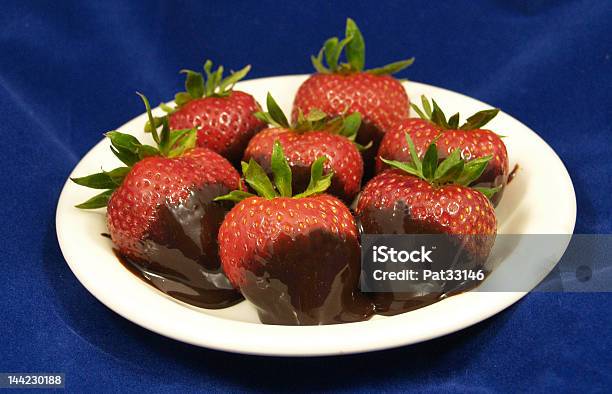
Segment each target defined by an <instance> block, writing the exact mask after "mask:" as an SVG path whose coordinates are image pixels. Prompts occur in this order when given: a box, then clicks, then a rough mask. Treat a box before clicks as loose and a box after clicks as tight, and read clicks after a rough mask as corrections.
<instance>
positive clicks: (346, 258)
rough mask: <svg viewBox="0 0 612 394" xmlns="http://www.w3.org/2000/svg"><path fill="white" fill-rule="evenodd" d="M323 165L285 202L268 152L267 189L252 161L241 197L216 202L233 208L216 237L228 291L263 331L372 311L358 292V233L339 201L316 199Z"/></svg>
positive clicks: (284, 180) (280, 164)
mask: <svg viewBox="0 0 612 394" xmlns="http://www.w3.org/2000/svg"><path fill="white" fill-rule="evenodd" d="M325 160H326V159H325V157H324V156H321V157H319V158H318V159H317V160H315V162H314V163H313V165H312V168H311V179H310V183H309V185H308V188H307V189H306V190H305V191H304V192H302V193H300V194H297V195H294V196H293V197H292V195H293V194H292V187H291V184H292V181H291V176H292V174H291V168H290V166H289V163H288V161H287V159H286V158H285V157H284V153H283V150H282V147H281V144H280V143H279V142H276V143H275V144H274V148H273V153H272V168H273V175H274V177H273V178H274V185H273V184H272V182H271V181H270V179H269V178H268V176H267V175H266V173H265V172H264V170H263V168H262V167H261V166H259V164H257V162H256V161H255V160H253V159H251V160H250V161H249V163H248V164H247V163H244V164H243V174H244V177H245V180H246V182H247V183H248V184H249V185H250V186H251V187H252V188H253V190H255V191H256V192H257V193H258V195H253V194H250V193H247V192H245V191H242V190H236V191H233V192H232V193H230V194H228V195H226V196H223V197H218V198H217V200H224V199H229V200H232V201H237V202H238V203H237V204H236V205H235V206H234V208H233V209H232V210H231V211H230V212H229V213H228V214H227V216H226V217H225V220H224V221H223V223H222V224H221V228H220V229H219V255H220V257H221V263H222V265H223V269H224V270H225V272H226V274H227V276H228V278H229V279H230V281H231V283H232V284H233V285H234V286H236V287H237V288H239V289H240V291H241V292H242V294H243V296H244V297H245V298H246V299H248V300H249V301H251V302H252V303H253V304H254V305H255V306H256V307H257V309H258V313H259V316H260V319H261V321H262V322H263V323H268V324H287V325H311V324H328V323H339V322H347V321H356V320H363V319H364V318H365V317H367V316H369V315H371V313H372V306H371V303H369V302H365V301H364V298H361V296H360V295H359V293H358V291H357V285H358V281H359V275H360V249H359V242H358V239H357V226H356V224H355V220H354V219H353V217H352V215H351V212H350V211H349V209H348V208H347V207H346V206H345V205H344V204H343V203H342V202H340V200H338V199H336V198H335V197H332V196H331V195H329V194H323V192H324V191H325V190H326V189H327V188H328V187H329V186H330V184H331V178H332V175H331V174H327V175H323V163H324V161H325Z"/></svg>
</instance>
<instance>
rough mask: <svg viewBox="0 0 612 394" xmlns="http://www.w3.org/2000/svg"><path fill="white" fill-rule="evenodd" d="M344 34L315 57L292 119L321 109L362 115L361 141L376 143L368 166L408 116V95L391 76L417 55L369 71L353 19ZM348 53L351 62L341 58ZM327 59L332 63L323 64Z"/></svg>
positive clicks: (348, 23)
mask: <svg viewBox="0 0 612 394" xmlns="http://www.w3.org/2000/svg"><path fill="white" fill-rule="evenodd" d="M345 35H346V36H345V38H344V39H342V40H339V39H338V38H336V37H333V38H330V39H328V40H327V41H325V44H324V45H323V47H322V49H321V50H320V52H319V54H318V55H317V56H316V57H315V56H313V57H312V63H313V65H314V67H315V69H316V70H317V73H316V74H314V75H312V76H311V77H309V78H308V79H307V80H306V81H305V82H304V83H303V84H302V85H301V86H300V88H299V90H298V92H297V94H296V96H295V100H294V103H293V113H292V116H293V119H294V120H296V119H297V117H298V115H299V111H302V112H303V113H308V112H309V111H310V110H312V109H313V108H317V109H319V110H321V111H323V112H325V113H326V114H329V115H332V116H333V115H340V114H342V113H345V112H347V113H352V112H359V113H360V114H361V116H362V117H363V122H362V126H361V129H360V130H359V135H358V137H357V141H358V142H359V143H361V144H366V143H369V142H370V141H372V142H373V144H374V151H373V152H372V153H371V156H372V157H371V158H370V157H369V156H368V155H367V154H366V156H367V157H368V160H367V161H366V166H369V164H372V163H370V161H371V160H373V155H374V154H375V153H376V149H378V144H379V143H380V141H381V139H382V137H383V135H384V133H385V132H386V131H387V129H388V128H389V127H390V126H391V125H392V124H394V123H396V122H398V121H400V120H402V119H406V118H408V116H409V104H410V101H409V99H408V95H407V94H406V91H405V90H404V87H403V86H402V84H401V83H400V81H398V80H397V79H395V78H393V77H392V76H391V75H392V74H394V73H397V72H399V71H401V70H403V69H404V68H406V67H408V66H410V65H411V64H412V63H413V61H414V58H411V59H407V60H402V61H398V62H395V63H391V64H388V65H386V66H383V67H380V68H374V69H369V70H364V66H365V42H364V40H363V36H362V35H361V32H360V31H359V28H358V27H357V25H356V24H355V22H354V21H353V20H352V19H350V18H349V19H347V21H346V34H345ZM343 51H344V53H345V56H346V62H345V63H342V62H340V56H341V54H342V52H343ZM324 61H325V62H327V66H325V65H324Z"/></svg>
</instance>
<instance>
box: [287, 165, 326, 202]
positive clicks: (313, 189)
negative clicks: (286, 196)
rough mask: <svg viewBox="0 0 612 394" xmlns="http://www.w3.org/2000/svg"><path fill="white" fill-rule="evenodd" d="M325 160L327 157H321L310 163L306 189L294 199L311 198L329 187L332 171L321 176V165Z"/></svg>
mask: <svg viewBox="0 0 612 394" xmlns="http://www.w3.org/2000/svg"><path fill="white" fill-rule="evenodd" d="M325 160H327V157H325V156H321V157H319V158H318V159H317V160H315V161H314V163H312V166H311V167H310V182H309V183H308V187H307V188H306V190H305V191H304V192H303V193H300V194H298V195H296V196H294V197H295V198H303V197H308V196H312V195H313V194H319V193H323V192H324V191H325V190H327V188H328V187H329V186H330V185H331V179H332V177H333V176H334V173H333V171H330V173H329V174H327V175H325V176H324V175H323V164H324V163H325Z"/></svg>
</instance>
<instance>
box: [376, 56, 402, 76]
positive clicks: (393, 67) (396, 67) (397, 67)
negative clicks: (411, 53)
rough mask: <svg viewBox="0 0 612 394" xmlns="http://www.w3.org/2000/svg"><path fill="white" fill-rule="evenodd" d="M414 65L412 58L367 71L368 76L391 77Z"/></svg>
mask: <svg viewBox="0 0 612 394" xmlns="http://www.w3.org/2000/svg"><path fill="white" fill-rule="evenodd" d="M412 63H414V58H413V57H412V58H410V59H406V60H400V61H399V62H394V63H390V64H387V65H386V66H382V67H377V68H372V69H370V70H368V71H367V72H369V73H370V74H374V75H391V74H395V73H398V72H400V71H402V70H403V69H405V68H407V67H409V66H411V65H412Z"/></svg>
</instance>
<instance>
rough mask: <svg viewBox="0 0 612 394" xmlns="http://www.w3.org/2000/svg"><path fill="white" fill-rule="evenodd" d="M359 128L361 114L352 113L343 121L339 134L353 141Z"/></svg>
mask: <svg viewBox="0 0 612 394" xmlns="http://www.w3.org/2000/svg"><path fill="white" fill-rule="evenodd" d="M359 127H361V114H360V113H359V112H353V113H352V114H350V115H349V116H346V117H345V118H344V119H343V122H342V129H341V130H340V134H341V135H343V136H345V137H347V138H348V139H349V140H351V141H355V137H357V132H358V131H359Z"/></svg>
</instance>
